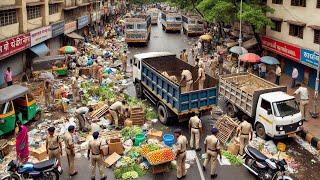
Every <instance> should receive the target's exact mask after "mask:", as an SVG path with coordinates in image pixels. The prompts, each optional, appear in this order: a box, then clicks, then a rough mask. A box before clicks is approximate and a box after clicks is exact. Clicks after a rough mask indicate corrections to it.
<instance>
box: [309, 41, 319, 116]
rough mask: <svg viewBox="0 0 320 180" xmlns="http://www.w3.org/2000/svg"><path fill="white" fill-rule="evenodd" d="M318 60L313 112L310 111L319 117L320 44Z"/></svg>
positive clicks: (312, 114)
mask: <svg viewBox="0 0 320 180" xmlns="http://www.w3.org/2000/svg"><path fill="white" fill-rule="evenodd" d="M316 58H317V62H318V68H317V79H316V86H315V90H314V98H313V108H312V112H310V115H311V117H313V118H317V117H318V116H319V112H318V109H317V103H318V91H319V73H320V62H319V61H320V45H319V54H318V56H316Z"/></svg>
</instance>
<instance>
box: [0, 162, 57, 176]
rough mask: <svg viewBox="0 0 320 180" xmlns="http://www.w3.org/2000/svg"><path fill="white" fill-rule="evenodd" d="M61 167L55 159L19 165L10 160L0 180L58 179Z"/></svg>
mask: <svg viewBox="0 0 320 180" xmlns="http://www.w3.org/2000/svg"><path fill="white" fill-rule="evenodd" d="M61 173H62V170H61V167H60V166H58V161H57V160H46V161H42V162H39V163H35V164H33V163H26V164H22V165H19V163H18V161H16V160H12V161H11V162H10V163H9V164H8V166H7V169H6V171H5V172H4V173H3V174H2V175H4V176H3V177H1V180H24V179H34V180H59V176H60V175H61Z"/></svg>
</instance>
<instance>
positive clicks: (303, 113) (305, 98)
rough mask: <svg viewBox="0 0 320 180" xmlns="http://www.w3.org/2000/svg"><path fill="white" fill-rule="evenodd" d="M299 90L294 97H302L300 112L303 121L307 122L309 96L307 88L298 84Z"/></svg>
mask: <svg viewBox="0 0 320 180" xmlns="http://www.w3.org/2000/svg"><path fill="white" fill-rule="evenodd" d="M297 87H298V89H297V90H296V91H295V92H294V93H293V94H294V95H296V94H299V95H300V112H301V118H302V120H306V106H307V105H308V103H309V94H308V89H307V88H306V87H303V86H301V84H297Z"/></svg>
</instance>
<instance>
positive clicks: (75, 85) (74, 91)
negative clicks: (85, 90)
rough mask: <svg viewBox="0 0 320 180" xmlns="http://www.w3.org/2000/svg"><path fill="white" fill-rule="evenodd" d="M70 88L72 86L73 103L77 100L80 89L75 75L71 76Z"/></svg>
mask: <svg viewBox="0 0 320 180" xmlns="http://www.w3.org/2000/svg"><path fill="white" fill-rule="evenodd" d="M71 88H72V96H73V103H75V104H76V103H77V102H78V100H79V91H80V89H79V86H78V79H77V78H76V77H73V78H72V83H71Z"/></svg>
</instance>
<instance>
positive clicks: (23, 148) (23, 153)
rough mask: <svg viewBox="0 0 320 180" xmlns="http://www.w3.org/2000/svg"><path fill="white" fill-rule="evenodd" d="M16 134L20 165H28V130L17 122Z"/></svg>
mask: <svg viewBox="0 0 320 180" xmlns="http://www.w3.org/2000/svg"><path fill="white" fill-rule="evenodd" d="M15 132H16V153H17V159H18V161H19V162H20V163H26V162H27V161H28V159H29V142H28V128H27V127H26V126H24V125H22V124H21V122H19V121H17V122H16V131H15Z"/></svg>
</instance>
